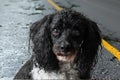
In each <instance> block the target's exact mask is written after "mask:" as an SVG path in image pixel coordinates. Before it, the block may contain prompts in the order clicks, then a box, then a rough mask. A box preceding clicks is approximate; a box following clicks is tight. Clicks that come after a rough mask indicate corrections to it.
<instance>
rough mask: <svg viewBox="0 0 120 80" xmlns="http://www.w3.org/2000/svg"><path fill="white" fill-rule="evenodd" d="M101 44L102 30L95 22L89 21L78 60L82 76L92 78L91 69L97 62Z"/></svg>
mask: <svg viewBox="0 0 120 80" xmlns="http://www.w3.org/2000/svg"><path fill="white" fill-rule="evenodd" d="M99 45H101V36H100V30H99V28H98V26H97V24H96V23H95V22H93V21H88V22H87V27H86V31H85V35H84V40H83V43H82V45H81V49H80V54H79V61H78V62H79V63H78V68H79V71H80V77H81V78H84V79H85V78H90V71H91V70H92V68H93V66H94V64H95V62H96V57H97V54H98V48H99Z"/></svg>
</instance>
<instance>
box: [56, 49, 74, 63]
mask: <svg viewBox="0 0 120 80" xmlns="http://www.w3.org/2000/svg"><path fill="white" fill-rule="evenodd" d="M55 55H56V57H57V59H58V60H59V61H62V62H73V61H74V58H75V56H76V52H75V50H72V51H70V52H67V53H64V52H57V53H55Z"/></svg>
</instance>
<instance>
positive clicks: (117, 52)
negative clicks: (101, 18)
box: [102, 39, 120, 61]
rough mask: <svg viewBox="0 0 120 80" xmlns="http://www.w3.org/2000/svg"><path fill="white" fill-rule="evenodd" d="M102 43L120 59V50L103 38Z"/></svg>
mask: <svg viewBox="0 0 120 80" xmlns="http://www.w3.org/2000/svg"><path fill="white" fill-rule="evenodd" d="M102 45H103V46H104V47H105V48H106V49H107V50H108V51H109V52H110V53H112V54H113V55H114V56H115V57H116V58H118V60H119V61H120V51H119V50H117V49H116V48H115V47H113V46H112V45H110V44H109V43H108V42H107V41H105V40H104V39H102Z"/></svg>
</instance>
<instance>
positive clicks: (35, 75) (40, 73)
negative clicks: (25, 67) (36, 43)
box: [31, 67, 65, 80]
mask: <svg viewBox="0 0 120 80" xmlns="http://www.w3.org/2000/svg"><path fill="white" fill-rule="evenodd" d="M31 75H32V79H33V80H43V79H65V77H64V74H59V73H54V72H51V73H48V72H45V71H44V70H43V69H41V70H40V68H38V67H34V68H33V70H32V71H31Z"/></svg>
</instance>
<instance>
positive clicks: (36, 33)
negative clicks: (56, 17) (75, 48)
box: [30, 15, 58, 70]
mask: <svg viewBox="0 0 120 80" xmlns="http://www.w3.org/2000/svg"><path fill="white" fill-rule="evenodd" d="M52 18H53V15H47V16H45V17H44V18H43V19H42V20H40V21H38V22H36V23H34V24H33V26H31V28H30V39H31V40H32V42H33V45H34V47H33V54H34V55H35V58H36V61H37V62H38V64H39V66H40V67H43V68H44V69H45V70H55V69H56V68H58V67H57V65H58V62H57V59H56V56H55V54H54V53H53V51H52V46H53V43H52V40H51V32H50V24H51V22H52Z"/></svg>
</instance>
